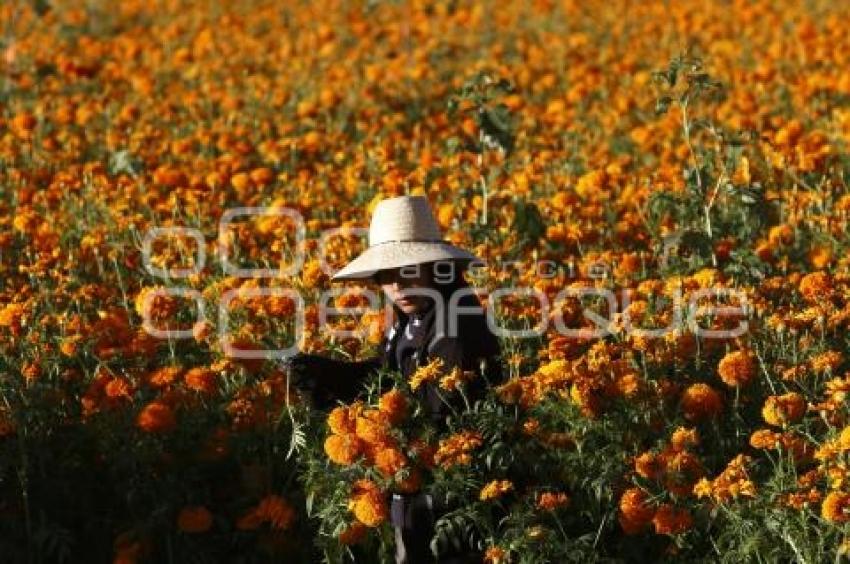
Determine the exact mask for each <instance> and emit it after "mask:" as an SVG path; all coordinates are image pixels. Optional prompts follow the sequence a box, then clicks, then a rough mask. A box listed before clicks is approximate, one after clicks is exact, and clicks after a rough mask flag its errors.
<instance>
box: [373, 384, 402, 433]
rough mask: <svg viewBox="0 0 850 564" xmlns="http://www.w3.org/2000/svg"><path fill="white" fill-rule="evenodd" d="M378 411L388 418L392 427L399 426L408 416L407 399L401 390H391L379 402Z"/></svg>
mask: <svg viewBox="0 0 850 564" xmlns="http://www.w3.org/2000/svg"><path fill="white" fill-rule="evenodd" d="M378 410H379V411H380V412H381V413H383V414H384V415H385V416H386V418H387V421H389V422H390V425H398V424H399V423H401V422H402V421H403V420H404V418H405V416H406V415H407V398H406V397H405V395H404V394H403V393H402V392H401V391H400V390H396V389H393V390H390V391H389V392H387V393H385V394H383V395H382V396H381V398H380V399H379V400H378Z"/></svg>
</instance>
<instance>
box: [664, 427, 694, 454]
mask: <svg viewBox="0 0 850 564" xmlns="http://www.w3.org/2000/svg"><path fill="white" fill-rule="evenodd" d="M698 444H699V433H697V430H696V429H686V428H684V427H678V428H676V430H675V431H673V435H672V436H671V437H670V446H672V447H673V450H677V451H681V450H685V449H686V448H687V447H689V446H696V445H698Z"/></svg>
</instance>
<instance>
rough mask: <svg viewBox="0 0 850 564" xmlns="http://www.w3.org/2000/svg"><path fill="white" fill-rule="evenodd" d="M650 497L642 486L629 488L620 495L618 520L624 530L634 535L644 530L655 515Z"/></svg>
mask: <svg viewBox="0 0 850 564" xmlns="http://www.w3.org/2000/svg"><path fill="white" fill-rule="evenodd" d="M648 500H649V497H648V496H647V495H646V492H644V491H643V490H642V489H640V488H629V489H627V490H626V491H625V492H623V495H622V496H621V497H620V504H619V508H620V513H619V516H618V520H619V521H620V526H621V527H622V528H623V532H625V533H626V534H627V535H634V534H637V533H639V532H640V531H641V530H643V529H644V528H645V527H646V526H647V525H648V524H649V523H650V522H651V521H652V517H653V516H654V515H655V509H654V508H653V507H652V506H650V505H649V503H648Z"/></svg>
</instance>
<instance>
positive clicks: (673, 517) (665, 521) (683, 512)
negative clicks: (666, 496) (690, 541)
mask: <svg viewBox="0 0 850 564" xmlns="http://www.w3.org/2000/svg"><path fill="white" fill-rule="evenodd" d="M652 524H653V526H654V527H655V532H656V533H658V534H659V535H680V534H682V533H684V532H686V531H688V530H689V529H690V528H691V527H692V526H693V524H694V520H693V517H691V513H690V512H689V511H688V510H687V509H685V508H682V507H675V506H673V505H671V504H669V503H665V504H663V505H661V506H659V507H658V510H657V511H656V512H655V515H654V516H653V518H652Z"/></svg>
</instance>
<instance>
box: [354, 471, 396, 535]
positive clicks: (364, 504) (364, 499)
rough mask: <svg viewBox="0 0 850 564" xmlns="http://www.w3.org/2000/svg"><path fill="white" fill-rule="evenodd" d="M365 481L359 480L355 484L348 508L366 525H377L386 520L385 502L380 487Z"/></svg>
mask: <svg viewBox="0 0 850 564" xmlns="http://www.w3.org/2000/svg"><path fill="white" fill-rule="evenodd" d="M367 482H368V481H363V480H361V481H359V482H358V484H355V487H354V493H353V495H352V497H351V500H350V501H349V503H348V508H349V509H350V510H351V512H352V513H354V516H355V517H356V518H357V520H358V521H360V522H361V523H363V524H364V525H366V526H367V527H377V526H379V525H380V524H381V523H383V522H384V521H386V520H387V516H388V509H387V503H386V499H384V494H383V493H382V492H381V491H380V489H378V487H377V486H376V485H375V484H374V483H372V482H368V483H367Z"/></svg>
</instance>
